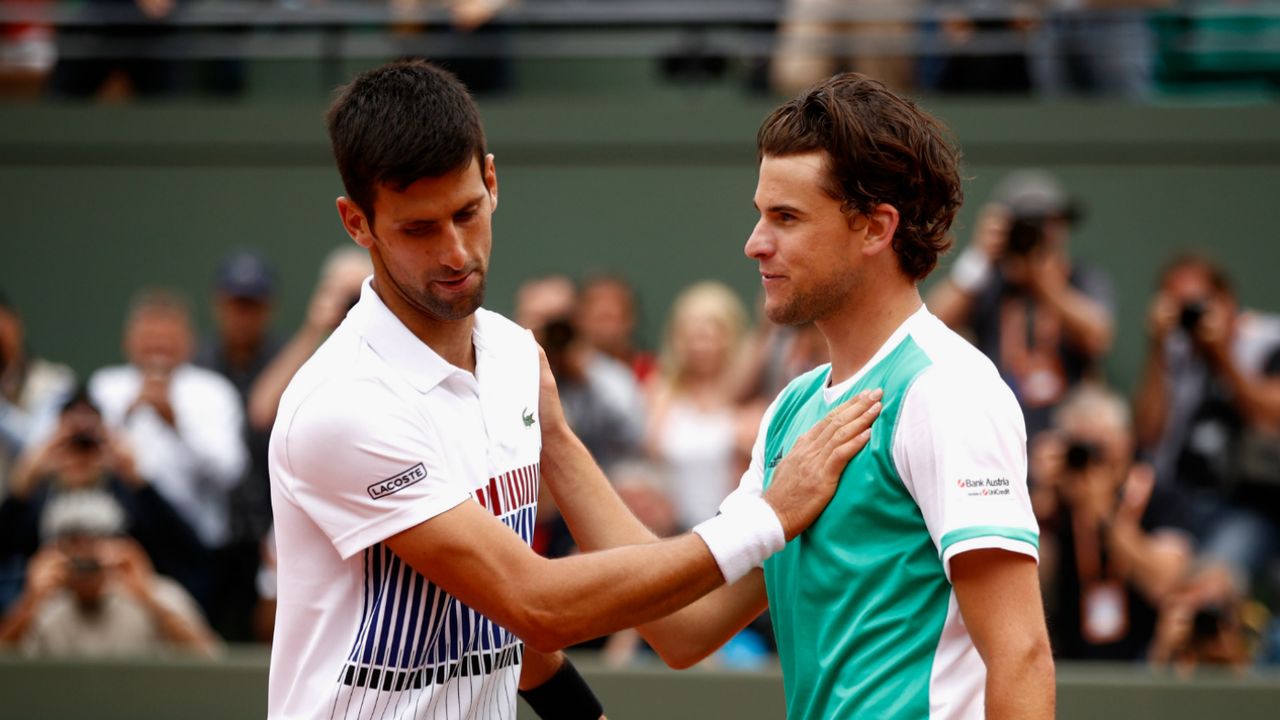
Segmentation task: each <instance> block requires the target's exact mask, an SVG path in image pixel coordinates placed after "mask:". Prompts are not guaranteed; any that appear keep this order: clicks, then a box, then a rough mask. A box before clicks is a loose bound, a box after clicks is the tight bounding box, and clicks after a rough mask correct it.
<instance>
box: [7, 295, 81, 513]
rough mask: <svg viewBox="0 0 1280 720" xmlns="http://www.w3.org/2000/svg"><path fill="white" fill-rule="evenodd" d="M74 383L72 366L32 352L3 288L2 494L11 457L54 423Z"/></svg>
mask: <svg viewBox="0 0 1280 720" xmlns="http://www.w3.org/2000/svg"><path fill="white" fill-rule="evenodd" d="M74 384H75V375H74V374H73V373H72V372H71V369H70V368H68V367H66V366H64V365H56V364H54V363H51V362H49V361H47V360H44V359H42V358H39V357H34V356H32V355H31V354H29V353H28V351H27V347H26V334H25V332H24V328H23V325H22V317H21V316H20V315H19V314H18V311H17V309H15V308H14V307H13V305H12V304H10V302H9V299H8V298H7V297H5V295H4V293H3V292H0V497H3V496H4V494H5V492H6V490H7V488H8V485H9V473H10V469H11V467H12V465H13V462H14V461H15V460H16V459H17V457H18V455H19V454H20V453H21V452H22V451H23V450H24V449H25V447H26V446H27V444H28V443H29V442H31V441H32V439H33V438H34V437H35V436H36V435H38V434H39V432H40V431H41V430H42V429H44V428H47V426H48V425H50V424H52V422H53V416H54V415H56V413H57V405H58V403H59V402H61V401H62V400H63V399H64V398H65V397H66V396H67V394H68V393H70V392H71V389H72V386H73V385H74Z"/></svg>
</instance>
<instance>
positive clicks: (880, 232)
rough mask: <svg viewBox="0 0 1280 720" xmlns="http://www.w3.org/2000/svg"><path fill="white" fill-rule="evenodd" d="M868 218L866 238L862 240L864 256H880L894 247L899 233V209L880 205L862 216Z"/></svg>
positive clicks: (884, 204)
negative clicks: (896, 234)
mask: <svg viewBox="0 0 1280 720" xmlns="http://www.w3.org/2000/svg"><path fill="white" fill-rule="evenodd" d="M862 215H863V217H864V218H866V231H867V234H866V236H864V237H863V239H862V253H863V254H864V255H878V254H879V253H881V252H883V251H884V250H885V249H887V248H892V247H893V236H894V233H896V232H897V231H898V208H896V207H894V206H892V205H890V204H889V203H880V204H879V205H876V206H875V207H873V208H871V211H870V212H866V213H863V214H862Z"/></svg>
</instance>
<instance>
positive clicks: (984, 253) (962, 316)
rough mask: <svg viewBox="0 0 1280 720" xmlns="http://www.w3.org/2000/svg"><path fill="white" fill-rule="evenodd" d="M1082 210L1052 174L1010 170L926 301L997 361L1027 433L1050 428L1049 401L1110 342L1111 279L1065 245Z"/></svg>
mask: <svg viewBox="0 0 1280 720" xmlns="http://www.w3.org/2000/svg"><path fill="white" fill-rule="evenodd" d="M1078 217H1079V211H1078V209H1077V208H1076V206H1075V205H1074V203H1073V202H1072V201H1071V199H1070V198H1069V197H1068V196H1067V193H1066V191H1065V190H1063V188H1062V186H1061V185H1060V184H1059V183H1058V181H1057V180H1056V179H1055V178H1054V177H1053V176H1052V175H1049V174H1048V173H1046V172H1043V171H1040V170H1020V171H1018V172H1015V173H1012V174H1010V175H1008V176H1007V177H1005V178H1004V179H1003V180H1002V181H1001V182H1000V183H999V184H998V185H997V187H996V189H995V191H994V193H993V197H992V201H991V203H990V204H988V205H987V206H986V207H984V208H983V209H982V212H981V215H980V216H979V218H978V222H977V227H976V229H975V232H974V238H973V241H972V242H971V243H970V244H969V246H968V247H967V248H965V249H964V251H963V252H962V253H961V254H960V256H959V257H958V258H957V259H956V261H955V262H954V263H953V264H952V266H951V272H950V275H949V277H947V278H944V279H943V280H942V281H941V282H940V283H939V284H938V285H937V286H936V287H935V288H934V289H933V291H932V292H930V293H929V296H928V300H927V303H928V306H929V309H930V311H932V312H933V314H934V315H936V316H937V317H938V319H940V320H942V321H943V322H944V323H946V324H947V325H948V326H950V327H952V328H955V329H962V328H968V329H969V330H970V331H971V339H972V340H973V342H974V344H975V345H977V346H978V348H979V349H981V350H982V351H983V353H985V354H986V355H987V357H989V358H991V361H992V362H994V363H995V365H996V367H997V368H998V369H999V370H1000V373H1001V375H1002V376H1003V377H1004V379H1005V381H1006V382H1007V383H1008V384H1009V386H1010V387H1011V388H1013V391H1014V393H1015V394H1016V395H1017V397H1018V402H1019V404H1020V405H1021V406H1022V410H1023V413H1024V415H1025V416H1026V423H1027V437H1029V438H1030V437H1034V436H1035V435H1036V434H1037V433H1038V432H1040V431H1041V430H1043V429H1045V428H1046V427H1048V425H1049V423H1050V420H1051V418H1052V413H1053V408H1054V407H1055V406H1056V405H1057V404H1058V403H1059V402H1060V401H1061V399H1062V398H1063V397H1065V395H1066V394H1067V392H1069V391H1070V390H1071V388H1073V387H1074V386H1076V385H1077V384H1078V383H1079V382H1080V381H1081V380H1083V379H1086V378H1089V377H1091V376H1093V375H1095V374H1096V370H1097V364H1098V361H1099V360H1100V359H1101V358H1102V356H1103V355H1104V354H1106V352H1107V351H1108V350H1109V349H1110V348H1111V341H1112V328H1113V320H1112V308H1111V288H1110V284H1109V283H1108V282H1107V280H1106V278H1105V277H1104V276H1103V275H1102V274H1101V273H1099V272H1097V271H1094V270H1091V269H1089V268H1086V267H1083V266H1082V265H1081V264H1079V263H1078V262H1076V261H1075V260H1074V259H1073V258H1072V257H1071V255H1070V253H1069V249H1068V245H1069V242H1070V235H1071V230H1072V226H1073V224H1074V223H1075V222H1076V221H1077V220H1078Z"/></svg>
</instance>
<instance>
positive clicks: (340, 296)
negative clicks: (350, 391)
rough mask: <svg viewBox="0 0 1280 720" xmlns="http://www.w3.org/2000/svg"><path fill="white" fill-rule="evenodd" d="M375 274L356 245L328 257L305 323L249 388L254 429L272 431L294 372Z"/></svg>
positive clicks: (250, 422)
mask: <svg viewBox="0 0 1280 720" xmlns="http://www.w3.org/2000/svg"><path fill="white" fill-rule="evenodd" d="M372 274H373V265H372V264H371V263H370V262H369V256H368V255H367V254H366V253H365V252H364V251H362V250H360V249H359V248H357V247H355V246H342V247H339V248H337V249H336V250H334V251H333V252H331V253H329V255H328V257H326V258H325V261H324V264H323V266H322V267H321V269H320V280H319V282H317V283H316V288H315V290H314V291H312V293H311V302H310V303H309V304H308V305H307V316H306V318H305V319H304V321H303V323H302V326H301V327H299V328H298V330H297V332H295V333H294V335H293V337H292V338H290V340H289V342H288V343H286V344H285V346H284V347H283V348H282V349H281V350H280V352H279V353H277V354H276V356H275V358H274V359H273V360H272V361H271V362H270V363H269V364H268V365H267V366H266V367H265V368H263V370H262V372H261V373H259V375H258V379H257V381H256V382H254V384H253V388H252V389H251V390H250V391H249V414H248V417H249V427H250V429H251V430H252V431H254V432H262V433H268V434H269V433H270V432H271V426H272V425H273V424H274V423H275V421H276V409H277V408H278V407H279V406H280V395H281V394H283V393H284V389H285V387H287V386H288V385H289V381H290V380H292V379H293V374H294V373H296V372H297V371H298V368H300V367H302V364H303V363H305V362H306V361H307V358H309V357H311V354H312V353H314V352H315V351H316V348H318V347H320V343H322V342H324V340H325V338H327V337H329V333H331V332H333V329H334V328H336V327H338V323H340V322H342V319H343V318H344V317H346V316H347V311H348V310H350V309H351V306H352V305H355V304H356V301H357V300H359V299H360V286H361V284H362V283H364V280H365V278H367V277H369V276H370V275H372Z"/></svg>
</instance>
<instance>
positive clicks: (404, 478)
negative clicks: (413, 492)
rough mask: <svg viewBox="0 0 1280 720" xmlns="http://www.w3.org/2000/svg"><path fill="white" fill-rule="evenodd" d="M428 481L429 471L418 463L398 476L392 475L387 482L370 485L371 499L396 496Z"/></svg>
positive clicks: (381, 481) (380, 481)
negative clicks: (408, 488) (404, 490)
mask: <svg viewBox="0 0 1280 720" xmlns="http://www.w3.org/2000/svg"><path fill="white" fill-rule="evenodd" d="M426 479H427V469H426V468H425V467H423V466H422V463H418V464H417V465H414V466H413V467H411V468H409V469H408V470H405V471H404V472H402V473H400V474H398V475H392V476H391V477H389V478H387V479H386V480H379V481H378V482H376V483H374V484H372V485H370V486H369V487H368V490H369V497H371V498H373V499H374V500H381V499H382V498H384V497H386V496H388V495H395V494H396V493H398V492H400V491H401V490H403V489H405V488H407V487H409V486H410V485H416V484H418V483H420V482H422V481H423V480H426Z"/></svg>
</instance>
